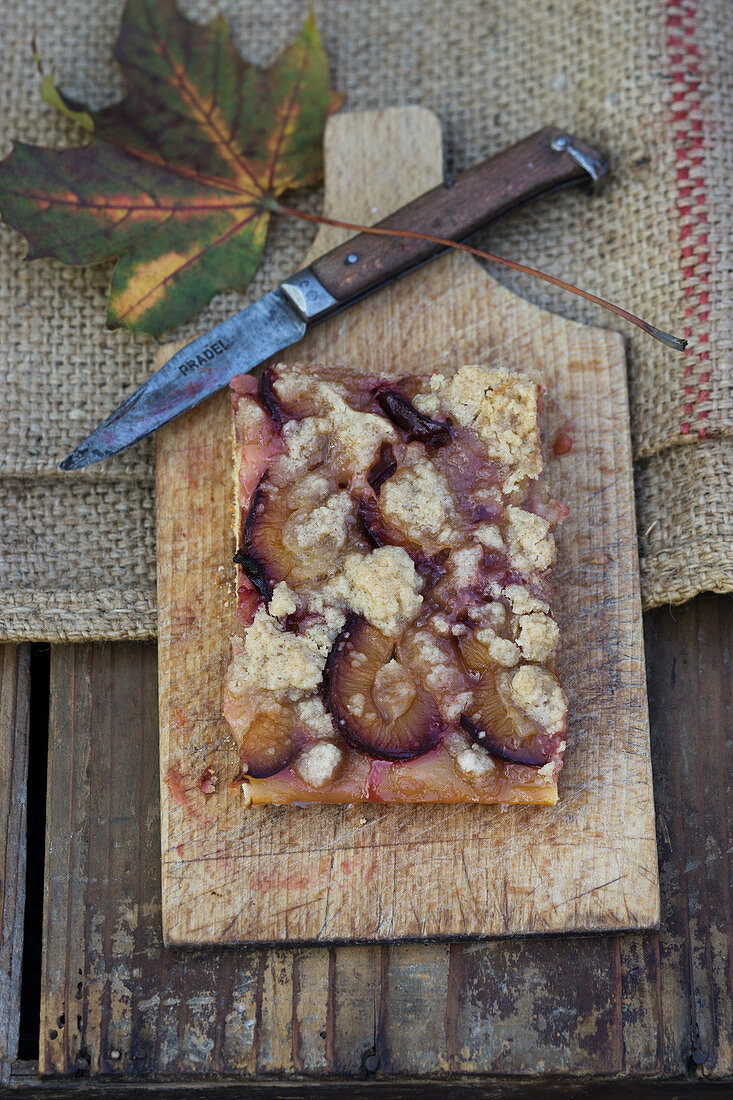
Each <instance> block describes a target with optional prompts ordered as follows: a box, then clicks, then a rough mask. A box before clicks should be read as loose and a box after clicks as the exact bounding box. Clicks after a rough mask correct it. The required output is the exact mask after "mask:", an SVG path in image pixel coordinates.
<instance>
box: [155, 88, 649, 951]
mask: <svg viewBox="0 0 733 1100" xmlns="http://www.w3.org/2000/svg"><path fill="white" fill-rule="evenodd" d="M325 158H326V199H325V203H326V212H327V213H328V214H330V215H332V216H335V217H341V218H345V219H349V220H354V221H357V222H362V223H364V222H366V223H370V222H372V223H373V222H375V221H378V220H379V219H380V218H382V217H385V216H386V215H387V214H388V213H390V212H391V211H392V210H394V209H396V208H397V207H399V206H401V205H403V204H404V203H406V202H408V201H409V200H410V199H412V198H413V197H415V196H416V195H418V194H420V193H421V192H423V191H425V190H427V189H428V188H430V187H434V186H435V185H436V184H438V183H439V182H440V181H441V174H442V147H441V133H440V125H439V122H438V120H437V118H436V117H435V116H434V115H433V114H432V113H430V112H428V111H425V110H423V109H421V108H417V107H408V108H399V109H391V110H387V111H381V112H370V113H364V114H352V115H348V114H342V115H337V116H335V117H334V118H332V119H331V120H330V122H329V124H328V129H327V133H326V141H325ZM582 201H585V200H583V199H582V198H580V197H578V202H582ZM548 216H551V213H550V214H548ZM343 237H344V234H343V233H342V232H340V231H337V230H333V229H321V230H320V231H319V234H318V236H317V238H316V240H315V243H314V245H313V247H312V249H311V251H310V254H309V256H308V259H309V260H310V259H313V258H315V256H317V255H319V254H321V253H323V252H325V251H326V250H327V249H329V248H331V247H333V246H334V245H335V244H336V243H338V242H340V241H341V240H342V239H343ZM304 259H305V258H304ZM171 351H172V348H170V347H169V348H164V349H162V351H161V359H163V358H167V357H168V356H169V355H170V354H171ZM281 358H282V359H284V360H285V361H289V362H294V361H296V360H301V361H303V360H305V361H322V362H336V363H345V364H348V365H349V366H353V367H356V368H359V367H368V369H369V370H370V371H372V372H375V373H379V371H380V369H382V368H383V367H386V366H387V365H389V366H391V365H393V364H394V362H395V361H399V363H400V366H401V368H403V369H404V371H405V372H406V373H408V372H409V371H410V370H412V369H413V367H415V366H416V365H417V364H418V363H419V364H421V365H422V364H424V363H425V361H426V360H427V361H429V362H430V363H432V364H434V365H435V367H436V369H441V368H442V367H443V366H444V365H446V364H460V363H503V364H505V365H507V366H508V367H510V368H518V369H521V368H526V367H532V368H535V369H538V370H539V371H540V373H541V374H542V376H543V377H544V379H545V381H546V384H547V388H548V393H547V396H546V402H545V404H546V410H545V414H544V438H545V443H546V447H545V451H546V458H547V470H548V478H549V483H550V489H551V491H552V492H553V493H554V494H555V495H556V496H558V497H560V498H561V499H563V500H565V501H567V503H568V504H569V505H570V508H571V512H570V517H569V519H568V520H567V521H566V523H565V524H564V525H563V527H562V528H561V530H560V532H559V537H558V543H559V547H558V566H557V571H556V587H557V601H556V612H557V617H558V619H559V622H560V626H561V630H562V636H563V639H564V642H563V644H564V649H563V655H562V660H561V668H560V674H561V679H562V681H563V683H564V686H565V689H566V691H567V694H568V696H569V699H570V728H569V737H568V742H569V744H568V750H567V753H566V757H565V760H566V764H565V768H564V770H563V772H562V774H561V777H560V802H559V803H558V805H557V806H556V807H552V808H547V807H545V808H531V807H510V808H508V809H505V810H504V812H502V810H501V808H499V807H492V806H489V807H486V806H475V805H472V806H448V807H445V806H435V805H433V806H431V805H423V806H419V805H417V806H380V805H368V806H363V805H356V806H342V807H338V806H336V807H334V806H327V807H319V806H309V807H303V808H300V807H253V808H249V809H246V808H245V807H244V804H243V801H242V796H241V793H240V791H239V789H238V788H232V787H230V780H231V779H232V777H233V776H234V775H235V774H236V772H237V770H238V767H239V761H238V756H237V752H236V749H235V746H234V744H233V742H232V740H231V738H230V737H229V735H228V729H227V725H226V723H225V722H224V720H223V718H222V717H221V699H222V686H223V683H224V673H225V669H226V666H227V662H228V660H229V635H230V634H231V633H232V632H233V630H234V622H235V596H234V584H233V582H234V569H233V566H232V554H233V552H234V549H235V545H234V539H233V535H232V505H233V497H232V467H231V462H232V458H231V435H230V422H229V398H228V394H227V393H221V394H217V395H216V396H215V397H214V398H212V399H210V400H209V401H208V402H207V403H206V404H204V405H202V406H200V407H199V408H198V409H195V410H194V411H193V412H191V413H189V414H188V415H186V416H184V417H181V418H180V419H179V420H177V421H175V423H174V424H172V425H171V426H169V427H168V428H165V429H162V430H161V431H160V432H158V446H157V502H158V609H159V610H158V615H159V642H158V654H159V668H160V674H159V682H160V770H161V811H162V813H161V828H162V876H163V922H164V934H165V940H166V942H167V943H168V944H170V945H173V944H206V943H253V942H276V941H280V942H282V941H302V940H310V941H333V940H342V941H343V940H392V939H398V938H405V937H427V936H431V937H434V936H442V937H457V936H489V935H491V936H495V935H507V934H517V933H526V932H557V931H576V932H577V931H591V930H598V929H620V928H643V927H650V926H653V925H655V924H656V923H658V920H659V888H658V879H657V859H656V843H655V829H654V801H653V796H652V773H651V766H650V757H649V729H648V719H647V702H646V690H645V679H644V650H643V639H642V624H641V608H640V603H639V576H638V562H637V547H636V529H635V522H634V499H633V484H632V469H631V450H630V441H629V415H628V406H627V392H626V366H625V361H624V349H623V343H622V340H621V337H620V336H618V335H616V334H614V333H612V332H607V331H605V330H601V329H595V328H589V327H586V326H582V325H578V324H575V323H573V322H570V321H566V320H564V319H563V318H561V317H556V316H554V315H552V314H550V313H547V312H544V311H543V310H541V309H538V308H537V307H535V306H533V305H530V304H529V303H528V302H526V301H524V300H523V299H521V298H519V297H517V296H516V295H514V294H513V293H511V292H510V291H508V290H506V289H504V288H503V287H502V286H501V285H500V284H498V283H497V282H496V281H495V280H494V279H492V278H491V277H490V276H489V275H487V274H486V273H485V272H484V271H483V270H482V268H481V267H480V266H479V265H478V264H477V263H476V262H475V261H474V260H472V259H471V258H470V257H468V256H466V255H460V254H457V253H455V254H451V255H448V256H445V257H442V258H440V259H438V260H436V261H434V262H433V263H431V264H429V265H427V266H426V267H424V268H422V269H420V270H419V271H417V272H415V273H414V274H412V275H410V276H408V277H406V278H405V279H403V280H402V281H400V282H397V283H395V284H393V285H392V286H390V287H388V288H387V289H385V290H383V291H382V292H381V293H379V294H378V295H376V296H373V297H371V298H368V299H365V300H364V301H363V302H361V303H359V304H358V305H356V306H354V307H352V308H351V309H349V310H348V311H347V312H345V313H343V314H341V315H339V316H337V317H335V318H333V319H332V320H331V321H329V322H327V323H325V324H323V325H322V326H320V327H319V328H316V329H315V330H314V331H313V332H312V333H311V334H309V335H308V336H307V337H306V338H305V339H304V340H303V341H302V342H301V343H300V344H299V345H297V346H296V347H294V348H291V349H289V351H288V352H286V353H285V354H284V355H283V356H282V357H281ZM562 427H566V428H567V431H568V433H569V434H570V435H571V437H572V439H573V447H572V450H571V451H570V452H569V453H568V454H565V455H563V456H562V457H554V456H553V454H552V441H553V440H554V438H555V436H556V433H557V432H558V430H559V429H560V428H562ZM207 767H209V768H211V770H212V772H213V773H214V774H215V775H216V776H217V777H218V784H217V789H216V791H215V793H213V794H209V795H206V794H204V793H203V792H202V791H201V790H200V788H199V786H197V779H199V777H200V776H201V774H202V772H204V769H205V768H207Z"/></svg>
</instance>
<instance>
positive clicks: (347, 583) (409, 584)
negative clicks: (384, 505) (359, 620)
mask: <svg viewBox="0 0 733 1100" xmlns="http://www.w3.org/2000/svg"><path fill="white" fill-rule="evenodd" d="M327 588H328V591H329V592H330V593H333V595H334V596H335V597H336V598H337V599H339V600H342V601H343V603H344V604H345V605H346V606H347V607H348V608H350V610H351V611H356V612H358V613H359V614H361V615H363V616H364V618H365V619H366V620H367V622H369V623H371V624H372V626H375V627H376V628H377V630H381V631H382V633H383V634H389V635H392V636H396V635H397V634H399V633H400V631H401V630H402V628H403V627H404V626H405V625H406V624H407V623H408V622H409V621H410V619H412V618H414V616H415V615H416V614H417V612H418V611H419V610H420V607H421V605H422V596H421V595H419V591H420V589H421V588H422V580H421V578H420V576H419V575H418V574H417V572H416V571H415V564H414V562H413V560H412V558H411V557H410V555H409V554H408V553H407V551H406V550H404V549H403V548H402V547H401V546H380V547H378V548H377V549H376V550H372V552H371V554H349V555H348V556H347V557H346V558H345V559H344V563H343V570H342V572H341V573H339V574H338V575H337V576H336V577H334V579H333V580H332V581H329V582H328V586H327Z"/></svg>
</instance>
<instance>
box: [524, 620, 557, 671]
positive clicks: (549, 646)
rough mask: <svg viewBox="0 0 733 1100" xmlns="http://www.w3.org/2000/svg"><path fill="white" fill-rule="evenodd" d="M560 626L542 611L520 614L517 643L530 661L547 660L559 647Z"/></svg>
mask: <svg viewBox="0 0 733 1100" xmlns="http://www.w3.org/2000/svg"><path fill="white" fill-rule="evenodd" d="M559 637H560V628H559V626H558V625H557V623H556V622H555V620H554V619H551V618H550V617H549V615H545V614H543V613H542V612H541V611H539V612H537V611H533V612H531V613H530V614H529V615H520V617H519V633H518V634H517V645H518V646H519V648H520V649H521V651H522V653H523V654H524V656H525V657H526V659H527V660H528V661H546V660H547V659H548V657H551V656H552V654H553V653H554V652H555V650H556V648H557V643H558V639H559Z"/></svg>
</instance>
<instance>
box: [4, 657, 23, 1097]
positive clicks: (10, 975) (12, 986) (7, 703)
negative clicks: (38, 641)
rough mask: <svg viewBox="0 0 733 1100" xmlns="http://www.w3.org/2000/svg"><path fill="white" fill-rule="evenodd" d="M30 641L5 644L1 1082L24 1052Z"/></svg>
mask: <svg viewBox="0 0 733 1100" xmlns="http://www.w3.org/2000/svg"><path fill="white" fill-rule="evenodd" d="M29 693H30V646H29V645H20V646H15V645H3V646H0V1085H3V1084H7V1082H8V1081H9V1080H10V1069H11V1064H12V1062H13V1061H14V1059H15V1058H17V1056H18V1022H19V1019H20V976H21V960H22V956H23V910H24V904H25V857H26V845H25V826H26V800H27V779H28V702H29Z"/></svg>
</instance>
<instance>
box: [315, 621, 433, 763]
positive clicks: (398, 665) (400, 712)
mask: <svg viewBox="0 0 733 1100" xmlns="http://www.w3.org/2000/svg"><path fill="white" fill-rule="evenodd" d="M420 681H421V678H420V675H419V673H418V671H417V670H416V669H414V668H413V667H411V664H410V662H409V646H407V645H404V644H402V640H399V641H395V639H394V638H389V637H387V635H385V634H382V633H381V631H379V630H377V629H376V628H375V627H373V626H370V624H369V623H367V622H366V620H365V619H364V618H362V617H361V616H360V615H350V616H349V618H348V619H347V620H346V623H345V625H344V627H343V630H342V631H341V633H340V634H339V636H338V637H337V639H336V641H335V643H334V646H333V649H332V650H331V653H330V656H329V658H328V663H327V665H326V674H325V677H324V702H325V705H326V709H327V710H328V711H330V713H331V715H332V716H333V718H334V720H335V722H336V726H337V729H338V731H339V733H340V734H341V735H342V736H343V737H344V739H345V740H346V741H348V742H349V744H350V745H352V746H353V747H354V748H357V749H361V750H362V751H364V752H367V753H368V754H369V755H370V756H374V757H378V758H380V759H382V760H413V759H414V758H415V757H416V756H422V754H423V753H425V752H428V751H429V750H430V749H432V748H435V746H436V744H437V743H438V740H439V739H440V735H441V732H442V731H443V730H444V728H445V723H444V722H443V719H442V718H441V716H440V714H439V713H438V708H437V706H436V704H435V700H434V699H433V698H432V696H431V695H429V694H428V692H426V691H425V690H424V689H423V688H422V687H421V682H420Z"/></svg>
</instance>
